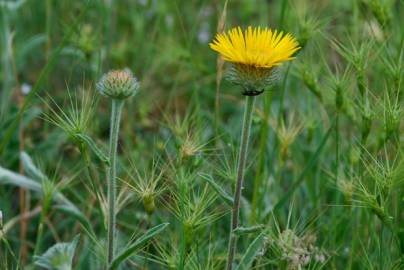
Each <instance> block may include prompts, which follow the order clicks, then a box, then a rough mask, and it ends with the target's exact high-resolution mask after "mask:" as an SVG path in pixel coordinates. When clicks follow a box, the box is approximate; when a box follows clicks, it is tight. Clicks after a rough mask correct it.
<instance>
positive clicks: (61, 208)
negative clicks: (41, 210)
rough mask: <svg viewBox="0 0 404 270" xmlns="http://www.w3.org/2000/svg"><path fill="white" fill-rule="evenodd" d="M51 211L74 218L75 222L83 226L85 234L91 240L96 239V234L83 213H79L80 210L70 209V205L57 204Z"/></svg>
mask: <svg viewBox="0 0 404 270" xmlns="http://www.w3.org/2000/svg"><path fill="white" fill-rule="evenodd" d="M53 209H56V210H59V211H61V212H63V213H65V214H68V215H70V216H72V217H74V218H75V219H77V221H78V222H80V224H81V225H82V226H83V228H84V230H85V231H86V233H87V234H89V236H90V237H91V238H92V239H95V238H96V234H95V232H94V230H93V227H92V226H91V223H90V221H89V220H88V218H87V217H86V216H85V215H84V213H83V212H81V211H80V210H78V209H77V208H76V207H71V206H70V205H65V204H59V205H55V206H53Z"/></svg>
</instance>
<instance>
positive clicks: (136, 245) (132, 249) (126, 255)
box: [111, 223, 169, 269]
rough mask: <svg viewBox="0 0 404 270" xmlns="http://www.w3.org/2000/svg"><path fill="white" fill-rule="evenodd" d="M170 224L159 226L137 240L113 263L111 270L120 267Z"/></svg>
mask: <svg viewBox="0 0 404 270" xmlns="http://www.w3.org/2000/svg"><path fill="white" fill-rule="evenodd" d="M168 225H169V223H162V224H159V225H157V226H155V227H153V228H151V229H150V230H148V231H147V232H146V233H145V234H144V235H143V236H142V237H140V238H139V239H137V240H136V241H135V242H134V243H133V244H131V245H129V246H128V247H126V248H125V249H124V250H123V251H122V252H121V253H119V254H118V255H117V256H116V258H115V259H114V260H113V261H112V263H111V269H117V268H118V266H119V265H120V264H121V263H122V262H124V261H125V260H127V259H128V258H129V257H131V256H132V255H133V253H135V252H136V251H137V250H138V249H139V248H140V247H141V246H142V245H143V244H145V243H146V242H147V241H149V240H150V239H151V238H153V237H154V236H155V235H157V234H159V233H161V232H162V231H163V230H164V229H165V228H166V227H167V226H168Z"/></svg>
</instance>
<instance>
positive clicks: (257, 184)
mask: <svg viewBox="0 0 404 270" xmlns="http://www.w3.org/2000/svg"><path fill="white" fill-rule="evenodd" d="M271 103H272V91H269V92H267V94H266V100H265V105H264V121H263V122H262V127H261V131H260V142H259V148H258V149H259V151H260V152H259V155H258V167H257V173H256V175H255V179H254V189H253V198H252V205H251V217H250V223H251V224H254V223H255V221H256V219H257V217H258V218H260V211H261V207H257V204H258V201H259V200H260V194H261V192H260V188H261V187H262V179H263V176H262V169H263V167H264V164H265V152H266V149H267V147H266V146H267V137H268V130H269V125H268V119H269V114H270V111H271ZM257 212H258V213H257Z"/></svg>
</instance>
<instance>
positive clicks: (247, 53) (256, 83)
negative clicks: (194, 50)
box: [209, 26, 300, 95]
mask: <svg viewBox="0 0 404 270" xmlns="http://www.w3.org/2000/svg"><path fill="white" fill-rule="evenodd" d="M209 45H210V47H211V49H212V50H214V51H216V52H218V53H219V54H220V55H222V56H223V58H224V60H225V61H228V62H231V63H233V64H234V66H233V70H232V72H231V73H230V75H231V76H230V79H231V81H233V82H234V83H236V84H239V85H241V86H242V87H243V88H244V92H243V94H245V95H257V94H260V93H262V91H263V90H264V88H265V86H267V85H268V84H270V83H271V81H272V80H273V79H274V78H273V75H274V68H275V67H277V66H279V65H281V64H282V63H283V62H285V61H289V60H292V59H293V54H294V53H295V52H297V51H298V50H299V49H300V47H299V44H298V42H297V41H296V39H295V38H294V37H292V35H290V34H283V32H279V33H278V32H277V31H276V30H275V31H272V30H271V29H268V28H266V27H265V28H260V27H255V28H253V27H251V26H249V27H248V28H247V29H246V30H245V31H244V32H243V31H242V30H241V28H240V27H236V28H233V29H231V30H229V31H228V32H227V33H220V34H217V35H216V38H215V40H214V41H213V42H212V43H210V44H209Z"/></svg>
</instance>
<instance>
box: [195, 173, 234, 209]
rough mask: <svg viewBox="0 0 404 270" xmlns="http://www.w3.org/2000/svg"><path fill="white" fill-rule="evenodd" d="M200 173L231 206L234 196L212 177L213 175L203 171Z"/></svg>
mask: <svg viewBox="0 0 404 270" xmlns="http://www.w3.org/2000/svg"><path fill="white" fill-rule="evenodd" d="M199 175H200V176H201V177H202V178H203V179H205V180H206V181H207V182H208V183H209V185H210V186H211V187H212V188H213V189H214V190H215V191H216V193H217V194H218V195H219V196H220V198H222V199H223V201H224V202H225V203H226V204H228V205H229V206H232V205H233V198H232V197H231V196H230V195H229V194H227V192H226V191H224V189H223V188H222V187H221V186H219V185H218V184H217V183H216V182H215V181H214V180H213V179H212V176H210V175H207V174H202V173H199Z"/></svg>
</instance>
